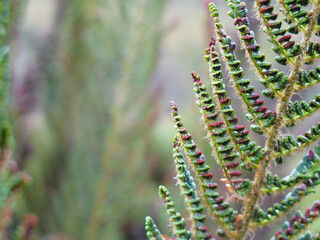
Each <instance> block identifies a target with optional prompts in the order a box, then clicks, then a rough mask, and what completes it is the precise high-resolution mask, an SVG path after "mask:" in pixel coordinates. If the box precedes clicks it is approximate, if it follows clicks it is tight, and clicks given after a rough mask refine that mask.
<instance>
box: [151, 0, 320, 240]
mask: <svg viewBox="0 0 320 240" xmlns="http://www.w3.org/2000/svg"><path fill="white" fill-rule="evenodd" d="M225 2H226V3H227V5H228V6H229V7H230V11H229V12H228V14H229V16H230V17H231V18H232V19H233V20H234V25H235V30H237V31H238V34H239V38H240V41H241V43H242V45H243V46H244V47H243V48H244V49H243V51H244V52H245V53H246V56H247V58H248V60H249V62H250V63H251V64H252V66H253V67H254V69H255V70H256V75H257V79H259V82H260V83H261V84H262V86H263V87H264V88H265V89H264V90H262V91H261V93H262V94H263V95H264V96H265V97H267V98H271V99H277V103H276V107H275V109H274V110H270V109H269V108H268V107H267V106H266V104H265V102H264V100H262V99H261V94H260V93H257V91H256V90H255V88H254V87H253V86H252V83H251V81H250V80H249V79H246V78H245V77H244V75H245V72H244V70H243V68H242V66H243V61H241V60H240V59H239V58H237V55H236V43H235V42H233V40H232V39H231V37H230V36H228V35H227V33H226V31H225V30H224V28H223V23H222V22H221V21H220V16H219V12H218V9H217V7H216V6H215V4H213V3H210V4H209V7H210V12H211V16H212V17H213V20H214V26H215V33H216V35H215V37H212V39H211V41H210V43H209V48H207V49H206V50H205V60H206V61H207V62H208V67H209V72H210V74H209V81H208V84H210V85H211V86H212V90H213V91H212V94H211V93H210V92H209V91H208V89H207V87H206V86H205V84H204V83H203V82H202V81H201V80H200V76H199V75H198V74H197V73H195V72H192V73H191V75H192V79H193V82H194V90H195V93H196V97H197V104H198V105H199V107H200V114H201V118H202V121H203V125H204V128H205V130H206V132H207V138H208V141H209V143H210V146H211V148H212V155H213V159H214V160H216V162H217V164H218V165H219V166H220V168H221V171H222V172H223V174H224V177H223V178H220V181H221V182H223V183H224V184H225V187H226V188H227V189H228V191H229V194H230V196H229V198H228V199H226V198H225V197H223V196H222V194H221V190H220V189H219V185H218V184H217V183H216V182H215V180H214V177H215V176H214V174H213V173H212V172H211V171H210V166H209V163H208V161H207V160H206V157H205V155H204V154H203V152H202V151H201V150H200V149H199V148H198V146H197V145H196V144H195V141H194V140H193V137H192V136H191V134H190V133H189V132H188V130H187V129H186V128H185V127H184V124H183V122H182V118H181V116H179V114H178V108H177V105H176V103H175V102H173V101H172V102H171V109H172V116H173V119H174V123H175V127H176V130H177V135H176V136H175V138H174V141H173V152H174V154H173V157H174V163H175V166H176V177H177V179H178V184H179V186H180V189H181V192H182V195H183V196H184V197H185V202H186V206H187V209H188V211H189V213H190V216H191V226H188V224H187V223H186V220H185V218H184V217H183V216H182V214H181V213H180V212H178V211H177V210H176V207H175V204H174V202H173V201H172V198H171V196H170V193H169V191H168V189H167V188H166V187H164V186H160V187H159V195H160V197H161V198H163V200H164V203H165V206H166V209H167V213H168V216H169V220H170V223H171V225H172V229H173V233H174V235H175V237H177V238H168V237H167V236H164V235H162V234H161V233H160V231H159V230H158V229H157V227H156V225H155V224H154V222H153V220H152V219H151V218H150V217H147V219H146V230H147V236H148V238H149V239H152V240H164V239H181V240H182V239H185V240H189V239H213V237H214V235H213V234H212V233H210V231H209V229H208V227H207V226H208V225H206V220H208V218H209V217H212V218H214V219H215V220H216V225H217V226H218V228H219V229H218V230H217V232H216V235H217V236H218V237H220V238H225V239H235V240H240V239H248V237H249V234H250V232H253V231H255V230H256V229H257V228H260V227H263V226H265V225H268V224H271V223H272V222H274V221H279V220H280V219H281V217H282V216H284V215H285V214H289V213H290V210H292V208H293V207H294V206H295V205H296V204H298V203H300V202H301V201H302V200H303V199H304V198H305V197H306V196H309V195H310V194H311V193H314V192H315V191H316V189H315V187H316V186H318V185H319V184H320V175H319V174H320V167H319V166H320V164H319V163H320V162H319V161H320V146H319V144H317V146H316V147H315V148H314V150H309V151H308V153H307V154H305V156H304V157H303V158H302V159H301V161H299V163H298V164H297V165H296V166H294V167H293V169H292V170H291V172H290V173H289V174H288V175H287V176H285V177H282V178H280V177H279V176H278V175H277V174H275V173H273V172H272V171H271V170H270V164H271V163H272V162H274V163H275V164H277V166H279V165H280V164H285V166H287V165H289V162H288V161H286V158H287V157H288V156H290V155H293V154H295V153H296V152H299V151H303V149H305V148H306V147H309V146H310V145H311V144H314V143H315V142H317V141H318V140H319V137H320V123H319V122H318V123H317V124H315V125H311V126H308V125H307V124H304V123H303V122H302V120H304V119H305V118H307V117H309V116H311V115H313V114H314V113H315V112H316V111H317V110H319V108H320V95H319V94H316V95H315V96H313V97H312V98H313V99H312V100H310V101H309V102H308V103H307V102H306V101H304V100H302V101H300V102H298V101H294V100H292V97H293V95H294V94H296V93H300V92H302V91H303V90H305V89H307V88H310V87H312V86H314V85H316V84H318V83H319V82H320V75H319V74H320V68H319V66H314V67H313V68H312V67H311V69H310V70H309V71H308V72H307V71H306V70H304V68H305V67H306V65H312V64H314V63H317V62H316V61H317V60H318V59H319V56H320V44H319V43H318V42H315V41H314V40H313V39H316V38H317V37H319V35H320V34H319V28H320V27H319V25H320V18H319V16H320V1H319V0H315V1H308V0H285V1H282V0H278V1H277V2H278V4H279V5H280V6H281V12H282V14H283V18H284V19H283V20H282V19H281V18H280V16H281V15H280V14H278V13H277V12H276V10H275V9H276V8H275V7H274V6H273V5H272V1H270V0H257V1H255V10H256V12H257V15H258V18H259V19H260V21H261V24H262V26H263V31H264V33H265V34H266V35H267V38H268V40H269V41H270V42H271V46H272V50H273V51H274V52H275V54H276V56H275V57H274V62H273V63H270V62H267V61H266V60H265V59H266V54H264V53H262V50H261V46H260V45H259V44H258V43H257V40H256V37H255V34H254V32H253V31H252V30H250V28H249V16H248V10H247V8H246V4H245V2H242V1H240V0H225ZM222 19H223V20H224V21H226V20H225V18H222ZM294 35H297V36H299V37H300V38H301V40H300V41H298V40H297V39H299V38H295V37H294ZM221 62H223V63H224V64H225V66H226V68H227V69H228V70H229V72H230V76H229V78H230V82H231V84H230V85H231V86H232V87H233V88H234V91H235V92H236V93H237V95H238V97H239V98H240V99H241V100H242V103H243V108H244V109H245V112H246V117H247V119H248V120H249V121H250V128H251V130H252V131H253V132H255V133H257V134H259V135H262V136H264V137H265V143H264V146H260V145H259V144H257V143H256V142H254V141H253V140H252V138H251V136H250V135H249V131H248V130H247V129H246V127H245V126H244V125H241V124H238V121H239V119H238V117H236V112H235V110H234V108H233V107H232V102H233V100H234V99H231V98H230V97H229V96H228V94H227V91H226V87H225V81H224V79H223V77H224V74H223V69H222V64H221ZM276 62H277V63H279V64H281V65H283V66H287V67H288V69H287V70H288V73H285V72H283V71H280V70H279V69H277V67H275V66H274V65H275V63H276ZM304 125H305V126H306V127H308V130H307V131H306V132H305V133H304V134H303V135H299V136H297V137H294V136H293V135H291V134H283V132H286V131H289V129H290V128H291V127H293V126H300V127H303V126H304ZM218 189H219V190H218ZM280 193H283V194H284V196H282V198H283V199H282V200H279V198H275V197H273V198H272V202H273V205H272V206H271V207H269V208H268V209H263V206H261V205H260V202H261V201H262V200H263V199H264V198H265V197H267V196H275V195H278V194H280ZM319 216H320V202H319V201H315V202H314V203H313V204H312V206H310V207H307V208H306V209H305V210H304V212H303V213H302V212H301V211H300V210H298V211H297V212H296V213H295V214H293V215H292V216H291V217H290V218H289V219H288V220H286V221H284V223H283V224H281V227H280V229H278V230H277V231H276V232H275V233H274V236H273V237H272V238H271V239H272V240H275V239H277V240H287V239H299V240H309V239H320V238H319V232H318V230H317V231H316V232H314V233H313V234H312V233H311V232H307V233H303V234H301V233H302V232H303V231H306V230H307V229H308V226H309V225H311V224H312V223H314V222H315V221H316V220H317V219H318V217H319ZM318 229H319V228H318ZM299 235H300V236H299ZM259 237H260V236H259Z"/></svg>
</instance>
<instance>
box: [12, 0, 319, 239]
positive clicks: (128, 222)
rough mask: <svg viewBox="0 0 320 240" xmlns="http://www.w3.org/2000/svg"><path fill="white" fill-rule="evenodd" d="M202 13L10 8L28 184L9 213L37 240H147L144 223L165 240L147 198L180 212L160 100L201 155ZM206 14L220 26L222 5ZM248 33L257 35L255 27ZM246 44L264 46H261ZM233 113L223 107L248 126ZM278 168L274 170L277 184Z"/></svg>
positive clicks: (156, 1)
mask: <svg viewBox="0 0 320 240" xmlns="http://www.w3.org/2000/svg"><path fill="white" fill-rule="evenodd" d="M208 2H209V1H207V0H201V1H199V0H184V1H182V0H171V1H166V0H69V1H68V0H28V1H26V0H25V1H17V0H15V1H13V3H14V8H13V9H14V12H13V18H14V21H15V22H14V25H13V28H12V41H11V42H12V49H13V54H12V100H13V101H12V112H11V116H12V122H13V125H14V129H15V139H16V145H15V155H14V157H15V160H17V161H18V163H19V165H20V167H21V168H23V169H26V171H27V172H28V173H29V174H30V176H31V177H32V179H33V181H32V184H31V185H30V186H28V187H27V188H25V189H24V191H23V193H22V194H21V196H20V197H19V199H18V200H17V204H16V209H17V211H18V212H19V213H20V214H23V213H25V212H32V213H34V214H36V215H37V216H39V218H40V222H39V226H38V228H37V232H36V239H48V240H65V239H79V240H81V239H87V240H88V239H90V240H91V239H92V240H95V239H108V240H125V239H131V240H134V239H146V237H145V231H144V218H145V216H146V215H151V216H152V217H153V218H154V219H155V221H156V222H157V224H158V226H159V227H160V229H161V230H162V232H163V233H166V234H169V233H170V231H169V229H168V228H167V225H168V222H167V221H166V216H165V210H164V209H163V208H162V206H161V202H160V201H159V200H158V193H157V189H158V185H160V184H165V185H167V186H168V188H169V189H170V190H171V191H172V192H173V198H174V199H176V202H180V204H178V208H179V209H181V210H182V209H183V200H182V198H181V197H180V196H179V192H178V189H177V188H176V187H175V186H174V185H175V181H174V180H173V176H174V166H173V164H172V163H173V161H172V150H171V143H172V139H173V137H174V133H175V130H174V127H173V124H172V121H171V118H170V110H169V105H168V102H169V101H170V100H172V99H174V100H176V102H177V104H178V106H179V109H180V112H181V114H182V116H183V119H184V122H185V124H186V126H187V127H188V128H189V129H190V132H192V134H193V135H194V136H195V138H196V139H198V140H199V141H200V143H199V145H200V146H201V148H202V149H205V151H206V152H207V156H210V150H209V146H208V144H207V143H206V141H202V138H203V136H204V134H203V132H202V126H201V125H200V124H199V123H200V121H199V114H198V113H197V112H198V110H197V106H196V104H195V103H194V96H193V90H192V88H193V87H192V86H193V84H192V81H191V78H190V72H191V71H197V72H199V73H200V74H201V75H202V76H203V78H205V76H207V71H206V64H205V61H204V60H203V52H204V49H205V47H206V46H207V42H208V41H209V38H210V36H211V35H212V34H213V29H212V27H211V24H210V23H209V21H210V17H209V13H208V9H207V5H208ZM217 5H218V7H219V8H220V9H221V12H222V14H224V15H222V16H226V12H227V6H226V5H225V4H224V1H218V2H217ZM248 6H249V9H252V3H251V1H248ZM225 19H226V21H227V22H225V23H224V26H225V27H226V30H227V31H228V34H231V35H232V36H233V38H234V39H236V38H237V36H236V35H235V31H234V29H233V23H232V21H231V19H230V18H229V17H227V16H226V18H225ZM251 23H252V25H253V26H252V29H253V30H257V31H258V30H259V26H258V24H257V23H258V22H257V20H255V19H252V22H251ZM259 33H261V31H259ZM257 38H258V40H259V41H260V44H261V45H263V44H264V43H266V39H265V37H264V36H263V35H261V34H257ZM238 46H239V43H238ZM269 48H270V47H269ZM263 49H264V52H267V53H270V51H268V47H263ZM238 51H239V53H238V54H239V56H240V57H239V58H240V59H242V60H243V62H244V66H245V67H247V69H248V71H246V74H247V76H248V77H250V78H251V79H253V80H254V79H255V75H254V70H253V69H252V68H251V67H250V66H248V65H247V61H246V60H245V56H243V53H240V50H239V49H238ZM272 57H273V55H272V53H271V55H270V56H268V59H269V61H272ZM253 82H254V84H255V86H256V88H257V89H258V90H259V89H261V85H260V84H259V83H258V81H253ZM229 90H230V89H229ZM317 90H318V89H316V90H315V89H312V90H311V91H309V93H311V92H312V91H317ZM230 94H232V91H230ZM312 95H313V94H312ZM298 99H301V98H300V97H298ZM239 102H240V101H235V103H234V104H235V106H234V108H235V109H237V111H236V112H237V114H238V115H239V116H240V121H241V123H242V124H247V126H248V123H246V121H245V119H244V114H243V112H242V111H241V105H240V103H239ZM267 102H268V104H270V105H273V104H274V102H273V101H267ZM312 121H315V120H314V119H311V120H309V122H312ZM306 129H307V127H305V128H297V129H295V130H294V131H295V134H298V133H301V132H303V131H304V130H306ZM252 137H253V138H254V139H255V141H258V142H259V143H261V144H263V139H262V138H260V139H259V138H258V137H257V136H255V135H252ZM302 155H303V153H302V154H301V155H299V156H296V160H299V157H300V156H302ZM295 162H296V161H295V160H294V159H293V160H292V161H291V163H292V166H293V165H294V163H295ZM211 163H212V165H213V166H214V165H215V163H214V161H211ZM288 169H290V168H288V166H287V167H286V169H282V168H279V170H278V172H279V175H280V176H281V175H284V174H287V173H288ZM216 174H217V176H221V175H219V174H220V173H219V171H218V170H217V172H216ZM310 201H311V200H310ZM268 204H270V203H268V202H267V205H268ZM213 228H214V227H213ZM262 231H264V232H265V233H266V232H267V231H268V229H264V230H262ZM266 239H267V238H266Z"/></svg>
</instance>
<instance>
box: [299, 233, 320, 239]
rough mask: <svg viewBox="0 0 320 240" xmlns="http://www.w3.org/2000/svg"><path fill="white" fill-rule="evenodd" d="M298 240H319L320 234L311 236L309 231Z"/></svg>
mask: <svg viewBox="0 0 320 240" xmlns="http://www.w3.org/2000/svg"><path fill="white" fill-rule="evenodd" d="M298 240H320V234H319V233H316V234H313V235H311V233H310V231H307V232H306V233H305V234H302V235H300V236H299V238H298Z"/></svg>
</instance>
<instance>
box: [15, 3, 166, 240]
mask: <svg viewBox="0 0 320 240" xmlns="http://www.w3.org/2000/svg"><path fill="white" fill-rule="evenodd" d="M164 3H165V1H164V0H139V1H124V0H121V1H113V0H105V1H102V0H95V1H92V0H77V1H75V0H73V1H58V8H59V9H61V10H63V11H64V12H63V13H62V12H59V14H58V15H56V18H55V21H57V22H56V24H55V26H56V28H54V29H53V31H54V34H53V33H51V34H52V36H56V35H57V34H59V39H58V41H57V42H56V43H55V44H56V45H55V46H52V45H50V44H49V45H42V46H43V47H41V49H42V51H44V53H45V55H44V54H41V53H40V54H39V56H40V57H38V59H37V60H38V61H40V64H41V67H40V68H38V70H37V71H30V76H29V77H28V79H32V83H33V84H30V85H31V86H34V85H35V86H36V91H34V92H33V94H34V96H30V95H29V99H33V100H32V101H31V103H30V104H35V103H34V101H36V102H37V103H36V104H37V107H36V109H37V111H35V113H34V115H37V116H40V117H38V118H36V119H38V120H37V121H38V122H37V124H36V126H33V127H32V130H29V132H28V133H26V134H25V136H27V137H24V138H23V139H29V140H30V141H28V143H27V142H26V141H23V142H20V143H17V145H18V146H20V152H19V154H17V159H18V160H19V162H20V163H23V165H26V167H27V169H28V172H29V173H30V175H31V176H32V178H33V184H32V185H31V186H30V187H29V188H28V189H27V191H25V195H24V198H25V199H24V200H23V201H24V203H25V204H24V205H25V208H27V209H28V210H29V211H32V212H34V213H35V214H37V215H38V216H39V218H40V219H41V221H40V226H39V229H40V230H39V236H44V235H48V234H53V235H54V236H55V237H56V239H60V238H61V239H63V238H64V237H67V238H68V239H135V238H136V239H141V238H142V236H141V235H139V234H143V226H142V225H140V221H137V219H142V218H143V215H144V213H145V211H146V209H147V208H146V206H148V204H150V200H151V199H150V197H147V196H151V194H148V193H149V192H150V187H151V186H153V183H152V180H150V178H149V171H148V170H147V168H148V166H147V164H146V162H147V160H146V153H147V152H148V139H149V134H150V129H151V128H152V125H153V122H154V121H155V114H156V110H157V107H156V105H157V96H158V93H157V92H155V91H154V90H152V89H151V88H150V84H149V82H150V77H151V74H152V71H153V69H154V67H155V64H156V59H157V50H158V47H159V44H160V40H161V35H162V29H161V24H159V22H161V20H160V19H161V16H162V12H163V7H164ZM60 4H62V5H60ZM46 48H47V49H46ZM46 50H47V51H46ZM48 58H49V60H48ZM39 79H41V80H43V81H39ZM34 82H36V83H37V84H34ZM30 85H29V86H30ZM17 98H22V99H24V98H23V95H21V94H20V95H19V96H17ZM21 102H22V103H24V105H27V106H28V104H26V103H25V102H23V101H21ZM19 103H20V102H19V101H18V103H17V106H18V108H19V109H21V107H19ZM39 109H40V110H39ZM32 119H34V118H32ZM17 121H18V122H19V120H17ZM20 121H21V120H20ZM26 121H30V119H29V120H28V119H27V120H26ZM20 124H22V123H21V122H20ZM25 125H26V124H23V126H25ZM146 129H148V130H146ZM24 149H25V150H24ZM141 169H145V170H144V171H141ZM142 195H143V196H145V197H143V198H142V197H141V196H142ZM139 230H140V231H139Z"/></svg>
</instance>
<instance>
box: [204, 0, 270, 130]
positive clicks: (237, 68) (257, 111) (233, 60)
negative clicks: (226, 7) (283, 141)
mask: <svg viewBox="0 0 320 240" xmlns="http://www.w3.org/2000/svg"><path fill="white" fill-rule="evenodd" d="M209 7H210V12H211V16H212V17H213V19H214V22H215V31H216V33H217V35H218V36H219V38H218V41H219V42H220V43H221V45H220V47H221V49H222V51H223V56H224V58H225V59H226V62H227V64H228V66H229V68H230V75H231V79H232V80H233V83H234V84H235V87H236V90H237V92H238V94H239V95H240V96H241V98H242V100H243V102H244V104H245V106H246V108H247V110H248V111H249V115H248V118H249V119H252V120H253V122H254V123H255V124H257V125H258V126H259V127H260V128H261V131H263V132H265V131H266V130H267V129H269V128H270V126H271V125H272V123H273V121H274V120H275V112H272V111H270V110H268V109H267V107H265V106H263V102H262V104H261V105H260V106H255V105H252V104H251V101H250V100H251V99H252V98H253V97H256V98H257V97H258V96H259V95H257V94H255V93H254V87H253V86H251V85H250V80H249V79H244V78H243V75H244V72H243V69H242V67H241V61H240V60H238V59H237V57H236V55H235V48H236V44H235V43H234V42H232V39H231V37H230V36H227V35H226V33H225V31H224V30H223V26H222V24H221V22H220V19H219V13H218V10H217V8H216V7H215V5H214V4H213V3H211V4H210V5H209ZM258 98H259V97H258ZM258 98H257V99H258ZM257 99H256V100H257Z"/></svg>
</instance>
